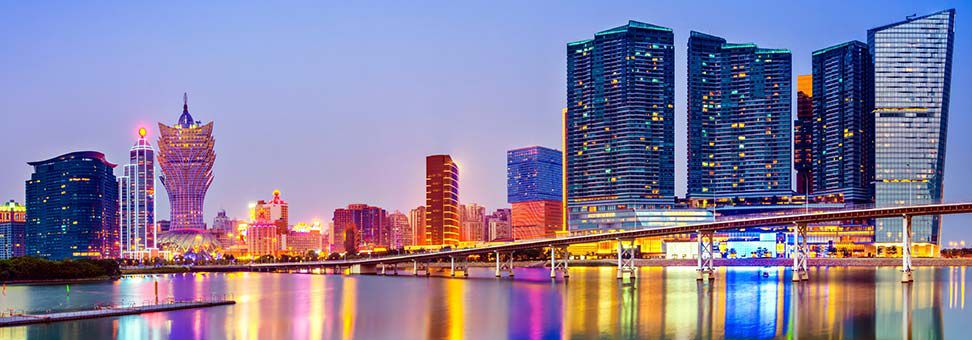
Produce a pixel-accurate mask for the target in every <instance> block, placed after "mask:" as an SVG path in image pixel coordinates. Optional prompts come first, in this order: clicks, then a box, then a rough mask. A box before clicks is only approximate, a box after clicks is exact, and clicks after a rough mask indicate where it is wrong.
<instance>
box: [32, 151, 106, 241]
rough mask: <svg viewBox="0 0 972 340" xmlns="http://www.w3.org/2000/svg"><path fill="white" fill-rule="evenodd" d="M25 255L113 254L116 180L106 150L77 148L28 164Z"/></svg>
mask: <svg viewBox="0 0 972 340" xmlns="http://www.w3.org/2000/svg"><path fill="white" fill-rule="evenodd" d="M27 164H30V165H31V166H33V167H34V173H33V174H31V175H30V180H28V181H27V216H26V217H27V225H26V226H25V229H26V233H27V236H26V239H27V256H36V257H42V258H48V259H55V260H61V259H72V258H115V257H118V255H119V254H118V244H117V242H118V231H119V229H118V182H117V180H116V179H115V174H114V173H113V169H114V168H115V164H112V163H108V161H107V160H105V155H104V154H102V153H100V152H95V151H79V152H72V153H69V154H65V155H61V156H57V157H54V158H51V159H48V160H44V161H37V162H30V163H27Z"/></svg>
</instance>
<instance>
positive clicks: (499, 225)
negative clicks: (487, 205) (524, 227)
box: [486, 209, 513, 242]
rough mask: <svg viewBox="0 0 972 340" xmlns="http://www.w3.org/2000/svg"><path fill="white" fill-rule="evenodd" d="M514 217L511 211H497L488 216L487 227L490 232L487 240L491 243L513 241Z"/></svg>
mask: <svg viewBox="0 0 972 340" xmlns="http://www.w3.org/2000/svg"><path fill="white" fill-rule="evenodd" d="M512 215H513V212H512V211H511V210H510V209H496V211H494V212H493V213H492V214H489V216H486V227H487V228H488V230H489V233H488V234H487V236H486V240H487V241H490V242H493V241H512V240H513V227H512V219H513V217H512Z"/></svg>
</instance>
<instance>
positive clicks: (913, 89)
mask: <svg viewBox="0 0 972 340" xmlns="http://www.w3.org/2000/svg"><path fill="white" fill-rule="evenodd" d="M954 39H955V10H954V9H949V10H944V11H940V12H937V13H932V14H928V15H924V16H919V17H908V18H907V19H906V20H904V21H900V22H896V23H893V24H889V25H885V26H881V27H877V28H874V29H871V30H868V31H867V42H868V46H869V47H870V52H871V60H872V64H873V79H874V123H875V139H874V142H875V151H874V152H875V204H876V205H878V206H896V205H910V204H928V203H938V202H941V200H942V180H943V178H944V170H945V141H946V135H947V133H946V132H947V130H948V124H947V123H948V103H949V92H950V90H951V82H952V47H953V41H954ZM912 224H913V226H912V231H913V235H914V241H915V242H919V243H931V244H938V242H939V236H940V233H941V229H940V226H941V220H940V218H939V217H937V216H922V217H915V218H913V219H912ZM875 234H876V235H875V239H876V242H878V243H897V242H901V219H900V218H887V219H878V221H877V226H876V231H875Z"/></svg>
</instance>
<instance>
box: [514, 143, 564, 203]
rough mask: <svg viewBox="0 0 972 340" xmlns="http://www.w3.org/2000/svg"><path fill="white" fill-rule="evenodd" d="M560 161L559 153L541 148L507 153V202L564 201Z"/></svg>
mask: <svg viewBox="0 0 972 340" xmlns="http://www.w3.org/2000/svg"><path fill="white" fill-rule="evenodd" d="M561 158H562V155H561V153H560V151H558V150H554V149H548V148H545V147H542V146H531V147H525V148H520V149H514V150H509V151H507V152H506V198H507V199H506V200H507V202H508V203H516V202H526V201H538V200H554V201H561V200H563V197H562V196H563V195H562V194H561V190H562V183H563V175H562V174H563V166H562V164H561Z"/></svg>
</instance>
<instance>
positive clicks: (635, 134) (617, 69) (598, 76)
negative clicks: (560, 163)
mask: <svg viewBox="0 0 972 340" xmlns="http://www.w3.org/2000/svg"><path fill="white" fill-rule="evenodd" d="M673 42H674V34H673V32H672V30H671V29H670V28H666V27H661V26H655V25H651V24H645V23H640V22H636V21H630V22H628V24H627V25H624V26H620V27H615V28H612V29H609V30H606V31H602V32H598V33H597V34H595V35H594V38H593V39H587V40H582V41H576V42H572V43H569V44H567V110H566V113H565V117H564V120H565V122H564V124H565V125H564V126H565V129H566V131H565V145H566V146H565V149H566V150H565V152H566V153H567V154H566V157H565V160H566V162H567V164H566V167H565V168H566V171H567V174H566V175H567V176H566V180H567V185H566V187H567V207H568V210H569V211H568V214H569V217H568V218H569V220H571V221H574V220H575V216H576V214H578V213H580V212H582V211H583V212H594V211H614V210H626V209H650V208H653V207H657V206H659V205H671V204H673V203H674V197H675V125H674V124H675V48H674V46H673ZM569 224H570V225H571V227H570V228H571V229H574V227H573V225H574V224H573V222H569ZM632 227H634V226H632Z"/></svg>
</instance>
